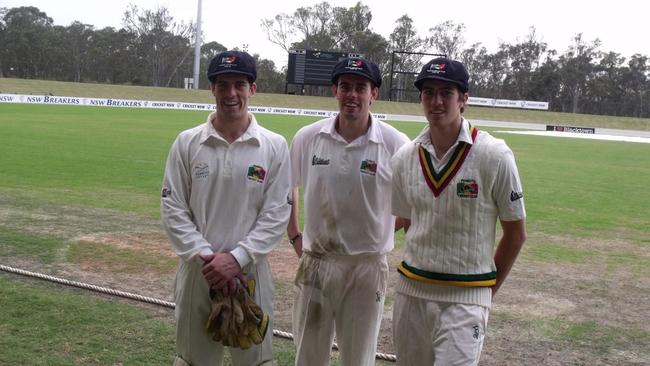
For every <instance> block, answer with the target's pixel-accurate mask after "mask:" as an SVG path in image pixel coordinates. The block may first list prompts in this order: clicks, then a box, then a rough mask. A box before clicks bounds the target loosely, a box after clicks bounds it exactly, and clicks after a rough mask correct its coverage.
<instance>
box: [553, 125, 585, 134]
mask: <svg viewBox="0 0 650 366" xmlns="http://www.w3.org/2000/svg"><path fill="white" fill-rule="evenodd" d="M546 131H558V132H572V133H587V134H595V133H596V129H595V128H593V127H574V126H557V125H546Z"/></svg>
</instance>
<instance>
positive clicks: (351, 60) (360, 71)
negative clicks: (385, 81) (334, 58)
mask: <svg viewBox="0 0 650 366" xmlns="http://www.w3.org/2000/svg"><path fill="white" fill-rule="evenodd" d="M342 74H353V75H359V76H363V77H364V78H366V79H368V80H370V81H371V82H372V83H373V85H374V86H375V87H377V88H380V87H381V73H380V72H379V67H378V66H377V65H376V64H375V63H374V62H370V61H368V60H366V59H364V58H361V57H346V58H343V59H341V60H340V61H339V62H338V63H337V64H336V65H335V66H334V70H333V71H332V84H336V82H337V81H338V78H339V76H341V75H342Z"/></svg>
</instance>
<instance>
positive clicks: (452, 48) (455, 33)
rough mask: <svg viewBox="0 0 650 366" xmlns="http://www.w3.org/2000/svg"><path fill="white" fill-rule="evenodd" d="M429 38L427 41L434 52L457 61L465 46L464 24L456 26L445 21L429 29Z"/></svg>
mask: <svg viewBox="0 0 650 366" xmlns="http://www.w3.org/2000/svg"><path fill="white" fill-rule="evenodd" d="M429 32H431V36H430V37H429V38H428V39H427V40H428V43H429V45H430V46H431V47H433V48H434V49H435V51H436V52H439V53H444V54H445V55H447V57H449V58H452V59H457V58H458V56H459V55H460V52H461V50H462V49H463V46H464V45H465V37H464V35H463V33H465V24H463V23H459V24H456V23H454V22H453V21H452V20H447V21H445V22H442V23H440V24H438V25H436V26H435V27H433V28H429Z"/></svg>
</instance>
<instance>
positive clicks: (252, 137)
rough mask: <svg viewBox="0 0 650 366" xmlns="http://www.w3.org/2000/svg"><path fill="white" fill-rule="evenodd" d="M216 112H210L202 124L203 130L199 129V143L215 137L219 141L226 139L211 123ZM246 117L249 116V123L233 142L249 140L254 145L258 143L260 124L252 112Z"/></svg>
mask: <svg viewBox="0 0 650 366" xmlns="http://www.w3.org/2000/svg"><path fill="white" fill-rule="evenodd" d="M216 116H217V112H212V113H210V115H209V116H208V120H207V121H206V123H205V124H204V127H203V131H201V143H202V144H203V143H205V142H206V141H208V140H209V139H217V140H219V141H224V142H225V141H226V140H225V139H224V138H223V137H221V135H219V133H218V132H217V130H215V128H214V125H212V120H214V118H216ZM248 118H250V121H251V122H250V124H249V125H248V128H247V129H246V131H244V133H243V134H242V135H241V136H239V138H238V139H237V140H235V142H251V143H254V144H256V145H259V144H260V126H259V124H258V123H257V119H255V115H254V114H252V113H248Z"/></svg>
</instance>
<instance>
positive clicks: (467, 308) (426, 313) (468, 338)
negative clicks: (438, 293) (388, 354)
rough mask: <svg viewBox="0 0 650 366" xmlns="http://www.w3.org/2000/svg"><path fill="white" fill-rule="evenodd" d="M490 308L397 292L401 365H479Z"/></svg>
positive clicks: (396, 344) (397, 349)
mask: <svg viewBox="0 0 650 366" xmlns="http://www.w3.org/2000/svg"><path fill="white" fill-rule="evenodd" d="M489 313H490V309H488V308H487V307H484V306H481V305H472V304H460V303H453V302H443V301H433V300H426V299H422V298H419V297H415V296H409V295H405V294H402V293H397V294H395V303H394V305H393V345H394V347H395V353H396V356H397V365H398V366H476V365H478V361H479V358H480V356H481V350H482V348H483V341H484V339H485V330H486V328H487V322H488V316H489Z"/></svg>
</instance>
